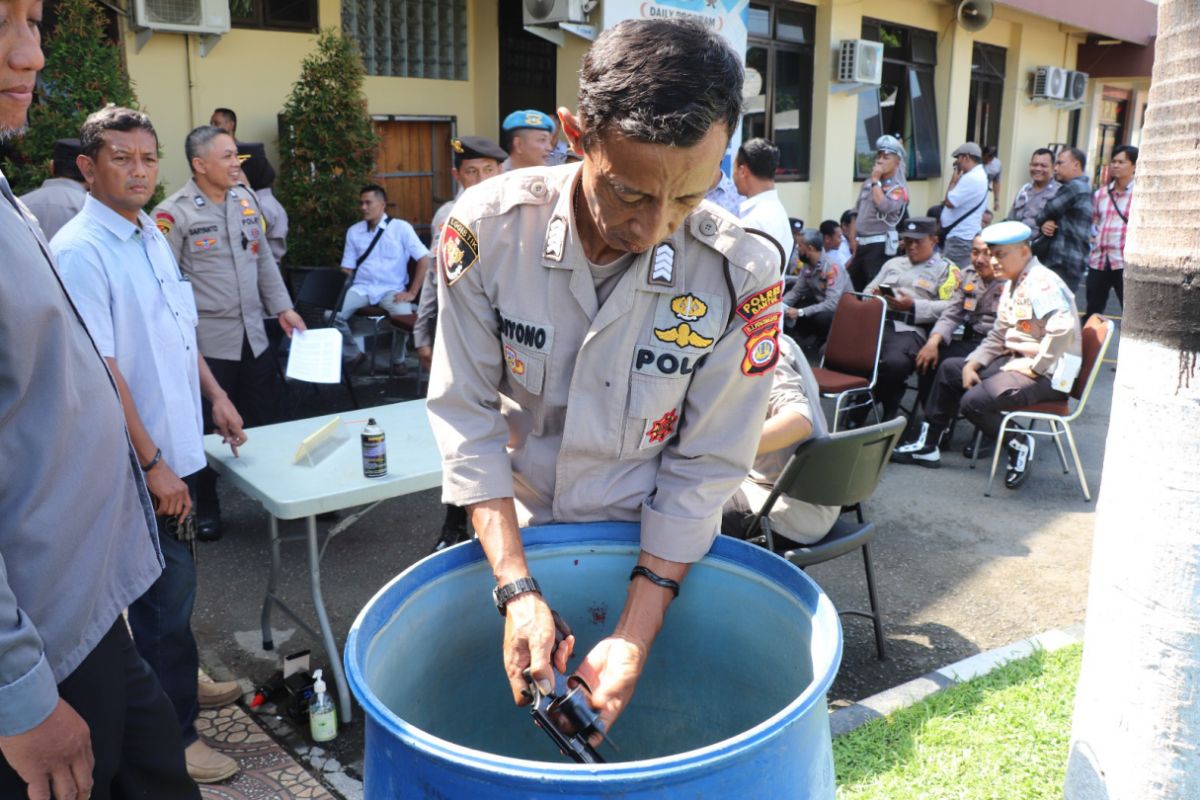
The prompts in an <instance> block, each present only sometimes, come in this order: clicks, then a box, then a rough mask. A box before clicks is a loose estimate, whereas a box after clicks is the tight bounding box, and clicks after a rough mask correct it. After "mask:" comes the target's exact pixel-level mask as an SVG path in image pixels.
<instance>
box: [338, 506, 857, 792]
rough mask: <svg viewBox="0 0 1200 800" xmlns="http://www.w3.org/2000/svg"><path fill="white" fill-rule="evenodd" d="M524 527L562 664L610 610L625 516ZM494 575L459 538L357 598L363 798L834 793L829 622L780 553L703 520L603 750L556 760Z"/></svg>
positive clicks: (607, 620) (819, 597)
mask: <svg viewBox="0 0 1200 800" xmlns="http://www.w3.org/2000/svg"><path fill="white" fill-rule="evenodd" d="M523 538H524V542H525V550H526V555H527V558H528V560H529V565H530V570H531V571H532V573H533V575H534V576H536V577H537V579H538V581H539V583H540V584H541V586H542V590H543V592H544V593H545V596H546V599H547V600H548V601H549V602H550V604H551V606H552V607H554V608H555V609H556V610H557V611H559V613H561V614H562V615H563V617H564V619H566V621H567V622H568V623H569V624H570V625H571V627H572V628H573V630H574V633H575V635H576V637H577V644H576V648H575V652H576V654H577V655H576V656H575V657H573V658H572V661H571V666H572V667H573V666H574V665H575V664H576V663H577V662H578V659H579V658H581V657H582V655H583V654H585V653H587V651H588V650H590V649H591V647H592V646H593V645H594V644H595V643H596V642H597V641H599V640H600V639H601V638H603V637H604V636H606V635H608V634H609V633H610V632H611V631H612V628H613V626H614V624H615V623H616V621H617V617H618V616H619V615H620V613H621V609H622V607H623V606H624V603H625V591H626V585H627V583H628V579H629V571H630V569H632V567H633V564H634V562H635V561H636V559H637V554H638V528H637V526H636V525H633V524H627V523H593V524H587V525H551V526H545V527H539V528H529V529H526V530H525V532H524V537H523ZM493 585H494V582H493V579H492V574H491V570H490V568H489V566H488V563H487V559H486V558H485V557H484V554H483V549H482V548H481V547H480V546H479V544H478V543H477V542H469V543H466V544H462V545H459V546H457V547H452V548H449V549H447V550H444V551H442V552H441V553H438V554H437V555H434V556H431V557H429V558H426V559H424V560H423V561H420V562H418V563H417V564H414V565H413V566H412V567H410V568H409V569H407V570H406V571H405V572H403V573H402V574H400V575H399V576H397V577H396V578H395V579H394V580H392V581H391V582H390V583H389V584H388V585H387V586H385V587H384V588H383V589H381V590H380V591H379V593H378V594H376V595H375V597H374V598H372V599H371V601H370V602H369V603H367V605H366V607H365V608H363V610H362V611H361V612H360V613H359V615H358V619H357V620H355V622H354V626H353V627H352V628H351V629H350V635H349V638H348V639H347V642H346V651H345V660H346V676H347V680H349V682H350V688H351V690H352V691H353V692H354V695H355V697H357V698H358V701H359V702H360V703H361V704H362V707H363V710H364V712H365V718H366V753H365V758H364V766H363V768H364V781H365V792H366V796H367V798H368V799H369V800H383V799H384V798H388V799H390V798H498V799H499V798H503V800H512V799H513V798H531V799H533V798H537V799H540V798H562V797H620V798H627V799H630V800H632V799H633V798H663V797H686V798H714V800H729V799H730V798H787V800H797V799H798V798H822V799H824V798H833V797H834V780H833V753H832V743H831V739H830V733H829V716H828V708H827V706H826V701H825V693H826V691H827V690H828V688H829V685H830V683H831V682H832V681H833V678H834V675H835V674H836V672H837V668H838V664H839V663H840V661H841V656H842V630H841V625H840V623H839V621H838V617H837V613H836V612H835V611H834V608H833V606H832V604H831V603H830V601H829V598H828V597H826V596H825V594H824V593H823V592H822V591H821V590H820V588H818V587H817V585H816V584H815V583H813V582H812V581H811V580H810V579H809V578H808V576H806V575H805V574H804V573H803V572H801V571H800V570H799V569H796V568H795V567H793V566H792V565H791V564H789V563H787V562H786V561H784V560H783V559H780V558H777V557H776V556H774V555H771V554H770V553H768V552H766V551H765V550H763V549H761V548H759V547H755V546H753V545H748V544H746V543H744V542H740V541H736V540H733V539H729V538H726V537H724V536H721V537H718V538H717V542H716V543H715V544H714V546H713V548H712V551H711V552H710V553H709V554H708V555H707V556H706V557H705V558H704V559H703V560H702V561H701V562H700V563H698V564H696V565H695V566H693V568H692V570H691V572H690V573H689V574H688V577H687V581H686V583H685V584H684V587H683V592H682V593H681V595H680V596H679V599H677V600H676V601H675V602H674V603H673V604H672V605H671V608H670V611H669V612H668V614H667V620H666V624H665V625H664V627H663V631H662V633H661V634H660V635H659V637H658V639H657V641H656V642H655V644H654V647H653V649H652V650H651V652H650V658H649V661H648V663H647V665H646V669H645V672H644V673H643V675H642V678H641V680H640V681H639V683H638V687H637V691H636V693H635V694H634V696H633V700H632V702H631V704H630V706H629V708H628V709H627V710H626V711H625V713H624V714H623V715H622V716H621V717H620V719H618V720H617V723H616V725H614V726H613V730H612V732H611V733H612V739H613V741H614V742H615V743H616V745H617V747H618V748H619V749H618V750H614V749H613V748H612V747H609V746H608V745H603V746H601V748H600V752H601V755H602V756H604V757H605V759H606V760H607V761H608V763H606V764H602V765H585V764H576V763H573V762H570V761H568V760H567V759H566V758H565V757H563V756H562V755H560V754H559V753H558V751H557V750H556V749H555V747H554V745H553V744H552V743H551V741H550V739H549V738H548V737H547V736H546V735H545V734H544V733H543V732H542V731H540V730H538V729H537V728H536V727H535V726H534V724H533V721H532V720H531V719H530V717H529V712H528V710H527V709H524V708H517V707H515V706H514V705H513V703H512V695H511V692H510V689H509V686H508V681H507V680H506V678H505V676H504V670H503V668H502V666H501V653H500V643H501V639H502V636H503V627H504V623H503V619H502V618H501V617H500V615H498V614H497V613H496V609H495V607H494V606H493V605H492V603H491V595H490V593H491V589H492V586H493Z"/></svg>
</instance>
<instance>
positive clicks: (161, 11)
mask: <svg viewBox="0 0 1200 800" xmlns="http://www.w3.org/2000/svg"><path fill="white" fill-rule="evenodd" d="M133 24H134V25H135V26H137V27H139V28H148V29H149V30H152V31H171V32H173V33H201V34H215V35H220V34H223V33H229V0H133Z"/></svg>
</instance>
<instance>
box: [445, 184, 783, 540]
mask: <svg viewBox="0 0 1200 800" xmlns="http://www.w3.org/2000/svg"><path fill="white" fill-rule="evenodd" d="M578 170H579V166H578V165H577V164H569V165H564V166H561V167H546V168H532V169H523V170H520V171H514V172H512V173H506V174H504V175H501V176H498V177H496V178H492V179H490V180H488V181H486V182H484V183H482V184H479V185H478V186H475V187H472V188H471V189H468V190H467V191H466V192H464V193H463V195H462V197H461V198H460V199H459V201H458V204H457V205H456V206H455V208H454V213H453V215H452V216H451V218H450V220H449V221H448V222H447V224H446V227H445V228H444V229H443V232H442V238H441V241H440V244H439V253H438V259H439V262H440V263H441V266H442V271H443V275H442V280H441V284H440V288H439V296H438V302H439V305H440V307H441V317H440V320H439V324H438V336H437V342H436V343H435V345H434V357H433V371H432V375H431V377H430V384H429V401H428V404H429V415H430V420H431V423H432V427H433V431H434V435H435V436H436V438H437V440H438V445H439V447H440V448H441V451H442V458H443V499H444V500H445V501H446V502H448V503H453V504H455V505H469V504H472V503H478V502H481V501H484V500H489V499H493V498H502V497H515V499H516V505H517V514H518V518H519V521H520V523H521V524H522V525H526V524H542V523H547V522H587V521H599V520H624V521H640V522H641V526H642V547H643V549H645V550H646V551H648V552H650V553H652V554H654V555H656V556H659V557H661V558H665V559H668V560H671V561H679V562H693V561H696V560H698V559H699V558H701V557H702V556H703V555H704V554H705V553H706V552H708V549H709V547H710V545H711V544H712V540H713V538H714V537H715V536H716V534H717V532H718V530H719V528H720V519H721V507H722V505H723V504H724V502H725V501H726V500H727V499H728V498H729V497H730V496H731V495H732V494H733V492H734V491H735V490H736V489H737V487H738V484H739V483H740V482H741V481H742V479H743V478H745V476H746V474H747V473H748V472H749V469H750V465H751V463H752V462H753V460H754V453H755V449H756V445H757V442H758V438H759V426H758V424H757V421H758V420H761V419H763V417H764V416H765V411H766V402H767V395H768V394H769V392H770V389H771V373H772V370H773V367H774V365H775V362H776V360H777V358H778V332H779V320H780V317H781V312H780V305H779V299H780V296H781V294H782V283H781V282H780V280H779V268H778V260H779V259H778V255H777V254H776V253H774V252H773V251H772V250H770V249H768V248H767V246H766V245H765V244H764V243H763V242H762V241H761V240H759V239H757V238H755V237H754V236H752V235H750V234H747V233H745V232H744V231H743V230H742V228H741V227H740V226H739V225H738V223H737V221H736V219H734V218H733V217H732V216H731V215H729V214H728V213H727V212H725V211H723V210H721V209H719V208H718V207H717V206H715V205H712V204H710V203H707V202H705V203H702V204H701V205H700V207H699V208H698V209H697V210H695V211H694V212H693V213H692V214H690V215H689V216H688V217H687V219H686V220H684V222H683V224H682V225H681V226H680V228H679V230H677V231H676V232H675V233H674V234H672V235H671V237H670V238H668V239H666V240H665V241H663V242H661V243H660V244H658V245H656V246H655V247H653V248H651V249H650V250H649V251H647V252H646V253H644V254H641V255H639V256H637V257H636V258H634V259H633V261H632V262H631V264H630V266H629V268H628V269H627V270H626V272H624V274H622V275H621V276H620V277H619V278H617V280H616V285H615V287H614V288H613V290H612V293H611V294H610V295H609V297H608V298H607V300H606V301H605V302H604V304H603V305H599V304H598V302H597V299H596V292H595V288H594V283H593V277H592V274H591V270H590V268H589V266H588V262H587V259H586V257H585V256H584V253H583V250H582V248H581V245H580V243H579V241H578V239H577V236H576V233H575V222H574V216H573V211H572V203H571V197H572V191H571V190H572V188H573V187H574V185H575V179H576V174H577V172H578Z"/></svg>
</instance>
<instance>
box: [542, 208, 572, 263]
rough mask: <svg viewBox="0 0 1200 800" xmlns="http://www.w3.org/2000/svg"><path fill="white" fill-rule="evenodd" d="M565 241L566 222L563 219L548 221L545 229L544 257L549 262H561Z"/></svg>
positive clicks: (556, 218)
mask: <svg viewBox="0 0 1200 800" xmlns="http://www.w3.org/2000/svg"><path fill="white" fill-rule="evenodd" d="M566 241H567V221H566V219H564V218H563V217H555V218H554V219H552V220H550V226H549V227H548V228H546V251H545V253H544V255H545V256H546V258H548V259H550V260H551V261H562V257H563V247H564V246H565V244H566Z"/></svg>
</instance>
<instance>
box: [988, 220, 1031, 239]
mask: <svg viewBox="0 0 1200 800" xmlns="http://www.w3.org/2000/svg"><path fill="white" fill-rule="evenodd" d="M979 235H980V236H982V237H983V241H984V242H985V243H987V244H1020V243H1021V242H1024V241H1026V240H1027V239H1028V238H1029V237H1030V236H1033V231H1032V230H1030V228H1029V226H1028V225H1026V224H1025V223H1024V222H1018V221H1017V220H1015V219H1008V220H1005V221H1004V222H997V223H996V224H995V225H988V226H987V227H986V228H984V229H983V231H982V232H981V233H980V234H979Z"/></svg>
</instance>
